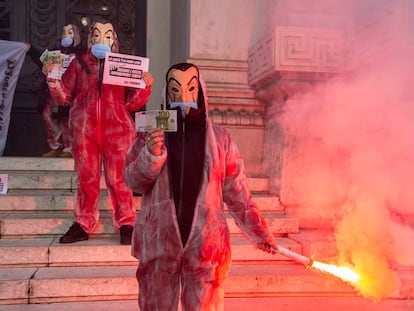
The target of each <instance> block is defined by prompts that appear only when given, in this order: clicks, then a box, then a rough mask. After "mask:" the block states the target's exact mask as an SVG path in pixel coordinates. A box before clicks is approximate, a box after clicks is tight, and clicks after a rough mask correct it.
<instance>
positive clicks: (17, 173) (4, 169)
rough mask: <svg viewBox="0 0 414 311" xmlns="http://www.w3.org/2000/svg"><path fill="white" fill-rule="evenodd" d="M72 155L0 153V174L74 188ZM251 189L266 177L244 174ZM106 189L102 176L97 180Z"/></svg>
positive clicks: (263, 185)
mask: <svg viewBox="0 0 414 311" xmlns="http://www.w3.org/2000/svg"><path fill="white" fill-rule="evenodd" d="M73 167H74V166H73V159H57V158H41V157H40V158H30V157H28V158H20V157H18V158H16V157H0V174H6V175H8V189H10V190H13V189H21V190H24V189H59V190H66V191H74V190H75V189H76V188H77V184H76V173H75V172H74V171H73ZM248 185H249V189H250V191H251V192H267V191H268V189H269V181H268V179H267V178H248ZM100 186H101V189H106V184H105V179H104V177H103V175H102V177H101V180H100Z"/></svg>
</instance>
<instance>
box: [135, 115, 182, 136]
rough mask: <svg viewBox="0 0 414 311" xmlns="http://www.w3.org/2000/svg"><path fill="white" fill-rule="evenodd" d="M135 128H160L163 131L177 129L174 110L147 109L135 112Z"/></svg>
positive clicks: (141, 130)
mask: <svg viewBox="0 0 414 311" xmlns="http://www.w3.org/2000/svg"><path fill="white" fill-rule="evenodd" d="M135 128H136V130H137V132H147V131H149V130H151V129H154V128H160V129H161V130H163V131H165V132H176V131H177V111H176V110H147V111H138V112H135Z"/></svg>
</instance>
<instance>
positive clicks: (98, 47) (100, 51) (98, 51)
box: [91, 43, 111, 59]
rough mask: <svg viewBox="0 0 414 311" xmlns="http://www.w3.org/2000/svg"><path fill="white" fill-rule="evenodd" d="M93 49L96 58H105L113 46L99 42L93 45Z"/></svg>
mask: <svg viewBox="0 0 414 311" xmlns="http://www.w3.org/2000/svg"><path fill="white" fill-rule="evenodd" d="M91 51H92V54H93V56H95V57H96V58H99V59H104V58H105V55H106V53H109V52H111V48H110V47H109V46H107V45H105V44H101V43H97V44H94V45H92V49H91Z"/></svg>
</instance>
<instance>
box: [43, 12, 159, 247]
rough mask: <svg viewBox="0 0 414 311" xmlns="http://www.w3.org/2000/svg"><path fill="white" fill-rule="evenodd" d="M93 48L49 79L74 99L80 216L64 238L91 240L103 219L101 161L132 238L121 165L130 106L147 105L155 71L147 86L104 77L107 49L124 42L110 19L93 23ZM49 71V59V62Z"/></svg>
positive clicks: (58, 92)
mask: <svg viewBox="0 0 414 311" xmlns="http://www.w3.org/2000/svg"><path fill="white" fill-rule="evenodd" d="M88 46H89V47H88V50H87V52H86V53H85V54H83V55H82V56H81V57H79V58H76V59H75V60H74V61H72V63H71V64H70V65H69V68H68V69H67V70H66V72H65V73H64V75H63V76H62V80H54V79H48V85H49V90H50V93H51V95H52V96H53V98H54V99H55V100H56V101H57V102H58V103H60V104H64V103H65V102H70V103H71V108H70V118H69V124H70V128H71V130H72V132H73V140H72V150H73V157H74V164H75V170H76V173H77V183H78V189H77V192H76V200H75V222H74V223H73V225H72V226H71V227H70V228H69V230H68V231H67V232H66V233H65V234H64V235H63V236H62V237H61V238H60V240H59V242H60V243H73V242H77V241H83V240H87V239H88V238H89V234H90V233H92V232H93V230H94V228H95V226H96V225H97V223H98V220H99V209H98V201H99V193H100V184H99V181H100V177H101V164H102V165H103V168H104V175H105V181H106V184H107V188H108V194H109V198H110V203H111V205H112V208H113V211H114V214H113V223H114V229H115V231H118V230H119V232H120V243H121V244H125V245H127V244H131V235H132V230H133V225H134V222H135V215H136V211H135V210H134V208H133V205H132V191H131V190H130V189H129V188H128V187H127V186H126V185H125V181H124V178H123V176H122V168H123V165H124V161H125V155H126V152H127V150H128V148H129V146H130V145H131V143H132V141H133V140H134V138H135V136H136V131H135V125H134V122H133V120H132V118H131V115H130V112H132V111H137V110H139V109H140V108H141V107H143V106H144V105H145V104H146V103H147V101H148V98H149V96H150V94H151V85H152V82H153V78H152V75H151V74H150V73H149V72H145V73H144V74H143V80H144V81H145V83H146V88H145V89H133V88H126V87H123V86H118V85H110V84H103V83H102V74H103V66H104V58H105V54H106V53H107V52H115V53H116V52H118V51H119V42H118V39H117V35H116V33H115V31H114V27H113V25H112V24H111V23H109V22H108V21H103V20H100V21H95V22H93V23H92V25H91V27H90V31H89V36H88ZM44 67H46V68H45V70H46V72H48V71H49V70H50V69H51V68H50V67H51V66H50V64H45V66H44Z"/></svg>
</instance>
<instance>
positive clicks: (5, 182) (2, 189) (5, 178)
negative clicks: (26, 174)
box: [0, 174, 9, 194]
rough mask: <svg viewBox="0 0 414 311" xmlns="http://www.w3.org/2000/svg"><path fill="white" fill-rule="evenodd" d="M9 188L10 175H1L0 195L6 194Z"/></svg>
mask: <svg viewBox="0 0 414 311" xmlns="http://www.w3.org/2000/svg"><path fill="white" fill-rule="evenodd" d="M8 187H9V175H7V174H0V194H6V193H7V189H8Z"/></svg>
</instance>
